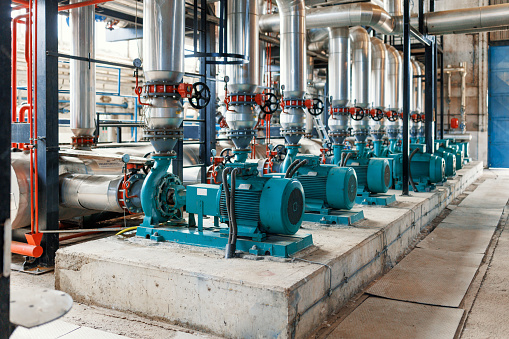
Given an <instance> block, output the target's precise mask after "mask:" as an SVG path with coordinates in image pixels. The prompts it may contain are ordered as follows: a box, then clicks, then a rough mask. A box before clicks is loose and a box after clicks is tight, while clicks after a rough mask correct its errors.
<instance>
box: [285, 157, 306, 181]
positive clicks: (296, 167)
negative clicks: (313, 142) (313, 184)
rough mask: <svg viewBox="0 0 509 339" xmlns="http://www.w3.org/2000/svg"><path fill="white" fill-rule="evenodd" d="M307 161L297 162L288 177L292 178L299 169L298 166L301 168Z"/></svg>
mask: <svg viewBox="0 0 509 339" xmlns="http://www.w3.org/2000/svg"><path fill="white" fill-rule="evenodd" d="M307 163H308V161H307V160H302V161H301V162H299V163H298V164H297V165H296V166H295V167H294V168H293V170H292V171H291V172H290V176H289V178H293V176H294V175H295V173H296V172H297V171H298V170H299V168H301V167H302V166H304V165H306V164H307Z"/></svg>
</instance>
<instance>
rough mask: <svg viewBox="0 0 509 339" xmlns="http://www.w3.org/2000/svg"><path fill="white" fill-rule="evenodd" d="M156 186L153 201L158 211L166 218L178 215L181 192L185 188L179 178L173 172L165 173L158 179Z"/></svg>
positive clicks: (180, 204)
mask: <svg viewBox="0 0 509 339" xmlns="http://www.w3.org/2000/svg"><path fill="white" fill-rule="evenodd" d="M157 187H158V190H157V192H156V195H155V201H156V206H157V209H158V211H159V212H160V213H161V214H162V215H163V216H164V217H167V218H168V219H170V218H173V217H175V216H177V215H179V213H180V208H181V207H182V206H183V204H182V202H181V200H182V199H181V193H182V192H183V191H184V190H185V188H184V186H183V185H182V182H181V181H180V179H179V178H178V177H177V176H175V175H174V174H171V173H167V174H166V175H165V176H164V177H162V178H161V179H160V180H159V183H158V184H157ZM184 199H185V197H184Z"/></svg>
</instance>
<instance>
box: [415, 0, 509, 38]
mask: <svg viewBox="0 0 509 339" xmlns="http://www.w3.org/2000/svg"><path fill="white" fill-rule="evenodd" d="M508 17H509V4H500V5H490V6H484V7H476V8H465V9H455V10H450V11H441V12H434V13H427V14H426V15H425V22H426V29H427V33H428V34H433V35H444V34H462V33H475V32H487V31H496V30H505V29H508V28H509V22H508V20H507V18H508Z"/></svg>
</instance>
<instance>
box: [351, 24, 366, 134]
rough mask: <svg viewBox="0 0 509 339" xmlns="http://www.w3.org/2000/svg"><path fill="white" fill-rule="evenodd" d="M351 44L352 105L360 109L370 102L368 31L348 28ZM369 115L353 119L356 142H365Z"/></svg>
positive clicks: (360, 28) (359, 28)
mask: <svg viewBox="0 0 509 339" xmlns="http://www.w3.org/2000/svg"><path fill="white" fill-rule="evenodd" d="M350 40H351V44H352V79H351V84H352V97H351V100H352V106H355V107H359V108H362V109H365V108H367V107H368V106H369V105H370V103H371V99H370V87H371V84H370V82H371V39H370V37H369V34H368V32H367V31H366V30H365V29H364V28H362V27H360V26H356V27H352V28H350ZM369 120H370V118H369V116H368V114H364V117H363V118H362V119H361V120H353V121H352V127H353V130H354V131H353V132H354V135H355V138H356V140H357V141H358V142H365V141H366V138H367V137H368V135H369Z"/></svg>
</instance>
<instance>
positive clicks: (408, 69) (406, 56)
mask: <svg viewBox="0 0 509 339" xmlns="http://www.w3.org/2000/svg"><path fill="white" fill-rule="evenodd" d="M411 47H412V46H411V41H410V1H409V0H404V6H403V52H404V53H403V95H404V97H403V142H402V146H403V147H402V153H403V182H402V192H401V194H402V195H409V189H408V182H409V178H410V176H409V170H410V160H409V154H408V152H409V148H410V147H409V146H410V145H409V141H410V140H409V137H408V121H409V118H410V107H411V106H410V105H411V97H412V95H411V94H412V93H411V88H412V87H411V86H412V66H411V60H410V55H411Z"/></svg>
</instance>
